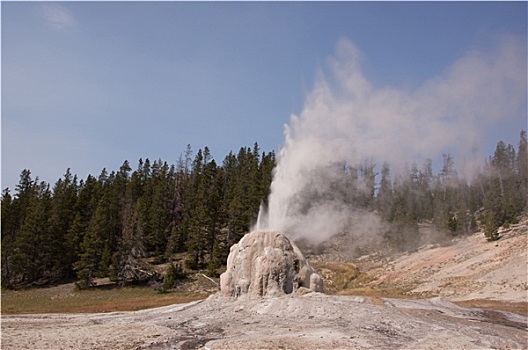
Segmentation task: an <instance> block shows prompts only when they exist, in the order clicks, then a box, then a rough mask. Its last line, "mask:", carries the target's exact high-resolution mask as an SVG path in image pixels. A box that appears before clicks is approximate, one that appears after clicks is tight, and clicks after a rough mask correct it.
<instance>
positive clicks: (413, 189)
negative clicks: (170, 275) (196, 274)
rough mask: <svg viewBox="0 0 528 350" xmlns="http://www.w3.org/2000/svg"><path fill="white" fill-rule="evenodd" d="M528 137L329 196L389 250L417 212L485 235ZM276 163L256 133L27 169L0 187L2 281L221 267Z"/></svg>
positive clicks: (346, 181)
mask: <svg viewBox="0 0 528 350" xmlns="http://www.w3.org/2000/svg"><path fill="white" fill-rule="evenodd" d="M527 146H528V144H527V138H526V132H525V131H522V132H521V133H520V140H519V143H518V145H516V147H515V146H512V145H509V144H508V145H506V144H505V143H504V142H502V141H499V142H498V143H497V146H496V149H495V152H494V154H493V155H491V156H490V157H489V158H488V159H487V160H486V162H485V163H484V164H483V165H482V166H481V167H480V169H479V170H478V171H477V172H476V173H474V174H473V175H472V176H471V178H470V179H467V178H465V177H463V176H461V175H459V173H458V171H457V169H456V168H455V165H454V164H455V160H454V159H453V157H452V156H451V155H449V154H444V155H443V164H441V165H440V166H439V167H438V169H440V170H439V171H436V174H435V172H434V171H433V169H434V168H433V162H432V161H431V160H426V161H425V162H424V163H423V164H420V165H418V164H416V163H413V164H410V165H408V166H405V167H403V168H404V169H403V170H398V171H397V172H396V171H393V169H392V168H391V164H388V163H383V164H374V163H369V162H365V163H364V164H363V165H361V166H359V167H357V168H352V167H347V168H346V171H343V179H342V186H337V187H336V191H337V192H347V193H335V194H333V195H346V196H347V198H350V205H351V207H354V208H357V209H361V210H365V211H369V212H372V213H376V214H378V215H379V216H380V217H381V218H382V219H383V220H384V221H385V222H387V223H389V224H390V227H391V229H390V230H389V231H387V232H386V233H385V236H384V237H385V239H386V241H387V244H388V245H389V246H391V247H392V248H393V249H395V250H403V249H409V247H412V242H413V241H416V240H417V235H419V230H418V224H420V223H424V222H425V223H429V224H431V225H434V227H436V228H437V229H439V230H442V231H446V232H449V233H450V235H453V236H456V235H464V234H470V233H474V232H476V231H477V230H479V229H482V230H483V231H484V232H485V234H486V237H487V238H488V240H490V241H492V240H495V239H497V238H498V234H497V230H498V228H499V227H500V226H502V225H508V224H511V223H515V222H516V220H517V218H518V216H519V215H520V214H521V213H522V212H523V211H525V210H526V208H527V193H528V151H527ZM275 165H276V158H275V154H274V152H261V151H260V149H259V146H258V144H257V143H255V144H254V146H253V147H242V148H240V150H239V151H238V153H237V154H235V153H233V152H230V153H229V154H228V155H227V156H226V157H225V158H224V160H223V162H222V164H218V163H217V162H216V161H215V160H214V159H213V158H212V156H211V152H210V150H209V149H208V147H205V148H203V149H199V150H198V151H197V152H193V151H192V149H191V147H190V146H188V147H187V149H186V150H185V152H183V154H182V155H181V156H180V158H179V159H178V161H177V162H176V164H175V165H170V164H168V163H167V162H166V161H163V160H161V159H159V160H155V161H151V160H149V159H139V161H138V162H137V164H136V165H135V169H133V168H132V166H131V164H130V163H129V162H128V161H126V160H125V161H124V162H123V164H122V165H121V167H120V168H119V169H118V170H114V171H108V170H107V169H103V170H102V171H101V172H100V173H99V175H98V176H92V175H88V176H87V177H86V179H79V178H78V177H77V175H75V174H72V173H71V172H70V170H69V169H68V170H66V172H65V174H64V175H63V177H62V178H60V179H59V180H58V181H57V182H56V183H55V184H54V185H51V184H48V183H46V182H44V181H39V180H38V177H33V174H32V173H31V172H30V170H28V169H25V170H23V171H22V172H21V174H20V181H19V183H18V185H17V186H16V188H15V189H14V191H13V192H12V191H11V190H10V189H8V188H6V189H4V190H3V192H2V202H1V205H2V207H1V210H2V212H1V215H2V217H1V225H2V226H1V229H2V246H1V249H2V250H1V255H2V256H1V270H2V276H1V277H2V287H6V288H18V287H21V286H32V285H34V286H39V285H47V284H51V283H58V282H61V281H77V282H76V285H77V286H78V287H79V288H88V287H90V286H91V285H93V283H94V280H95V279H96V278H100V277H109V278H110V279H111V280H113V281H115V282H117V283H118V284H121V285H125V284H128V283H137V282H146V281H149V280H151V279H153V278H159V276H156V274H155V273H154V272H152V269H151V266H150V264H149V263H147V261H150V262H152V261H154V262H156V263H170V262H172V261H173V257H174V256H175V254H179V256H182V254H183V256H185V259H184V261H183V263H182V264H177V265H176V268H175V267H174V265H171V266H172V268H173V269H174V270H175V271H173V272H174V273H175V274H177V273H181V272H182V271H183V270H187V271H191V270H205V272H206V273H207V274H208V275H209V276H218V273H219V272H221V271H222V267H223V266H224V265H225V263H226V259H227V255H228V253H229V248H230V247H231V245H233V244H234V243H236V242H238V240H239V239H240V238H241V237H242V236H243V235H244V234H245V233H247V232H248V230H249V229H250V227H251V225H252V224H254V223H255V221H256V219H257V215H258V212H259V208H260V206H261V204H264V205H266V201H267V198H268V196H269V191H270V184H271V181H272V176H273V175H272V174H273V169H274V168H275ZM398 169H400V168H398Z"/></svg>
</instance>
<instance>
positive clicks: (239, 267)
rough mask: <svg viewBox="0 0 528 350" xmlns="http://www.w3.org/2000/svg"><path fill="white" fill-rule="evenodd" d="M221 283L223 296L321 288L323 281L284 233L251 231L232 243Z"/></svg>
mask: <svg viewBox="0 0 528 350" xmlns="http://www.w3.org/2000/svg"><path fill="white" fill-rule="evenodd" d="M220 287H221V291H222V294H224V295H226V296H234V297H240V296H243V295H247V296H250V297H266V296H269V297H275V296H281V295H284V294H291V293H294V292H297V291H309V290H311V291H315V292H322V291H323V282H322V279H321V277H320V276H319V275H318V274H316V273H315V272H314V271H313V269H312V267H311V266H310V264H309V263H308V261H307V260H306V259H305V258H304V256H303V254H302V253H301V251H300V249H299V248H298V247H297V246H296V245H295V243H293V242H292V241H290V240H289V239H288V238H287V237H286V236H285V235H283V234H282V233H280V232H276V231H253V232H251V233H248V234H246V235H245V236H244V237H242V239H241V240H240V242H238V243H237V244H235V245H233V246H232V247H231V251H230V253H229V256H228V258H227V270H226V272H224V273H223V274H222V275H221V276H220Z"/></svg>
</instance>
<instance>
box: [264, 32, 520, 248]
mask: <svg viewBox="0 0 528 350" xmlns="http://www.w3.org/2000/svg"><path fill="white" fill-rule="evenodd" d="M361 59H362V54H361V52H360V51H359V50H358V49H357V48H356V47H355V46H354V45H353V44H352V43H351V42H349V41H348V40H346V39H342V40H340V41H339V42H338V44H337V50H336V56H335V57H333V58H331V59H329V61H328V68H329V69H328V73H327V74H324V73H322V72H319V74H318V78H317V79H316V83H315V84H314V88H313V90H312V91H311V92H310V93H309V94H308V96H307V98H306V101H305V105H304V107H303V109H302V112H301V113H300V114H299V115H292V116H291V119H290V122H289V125H285V127H284V145H283V147H282V149H281V150H280V152H279V155H278V164H277V167H276V169H275V171H274V177H273V182H272V184H271V194H270V197H269V203H268V208H261V212H260V214H259V219H258V222H257V225H256V228H258V229H273V230H279V231H282V232H286V233H288V234H289V235H290V236H292V237H293V238H308V239H310V240H312V241H315V242H321V241H324V240H325V239H326V238H328V237H329V236H331V235H333V234H335V233H337V232H338V231H339V230H341V229H343V228H344V227H346V226H347V225H349V224H350V222H351V220H354V215H352V214H351V211H350V206H348V205H347V204H346V202H345V201H343V200H341V199H339V198H335V196H333V195H332V184H333V182H334V180H335V179H337V178H338V177H339V176H342V171H343V169H342V165H343V164H347V165H351V166H356V165H358V164H360V163H361V162H363V161H365V160H366V159H368V160H370V161H374V162H377V164H380V163H381V162H383V161H387V162H389V163H391V164H402V163H404V162H410V161H413V160H420V159H424V158H434V157H436V156H437V155H439V154H440V153H441V152H445V151H446V150H450V151H452V150H457V151H458V152H459V153H461V154H462V153H465V154H469V153H470V150H471V149H472V148H474V147H475V145H478V144H479V143H480V137H481V135H482V134H483V132H484V130H485V129H486V128H487V127H489V126H490V125H491V124H493V123H497V122H499V121H501V120H503V118H510V117H511V116H512V115H514V114H515V113H518V112H519V110H520V109H521V108H522V107H523V105H524V104H525V103H526V93H527V91H526V51H525V46H523V45H522V44H521V43H520V41H517V40H516V39H513V38H503V39H502V40H501V41H500V44H499V45H498V46H497V48H496V50H494V51H493V52H488V53H484V52H470V53H468V54H466V55H465V56H463V57H462V58H460V59H459V60H458V61H456V62H455V63H454V64H453V65H452V66H451V67H450V68H449V69H447V70H446V71H445V73H444V74H442V75H441V76H438V77H435V78H432V79H430V80H428V81H426V82H425V83H424V84H423V85H421V86H420V87H418V88H416V89H398V88H391V87H385V88H377V87H375V86H373V84H372V83H370V82H369V81H368V80H367V78H366V77H365V76H364V74H363V72H362V69H361Z"/></svg>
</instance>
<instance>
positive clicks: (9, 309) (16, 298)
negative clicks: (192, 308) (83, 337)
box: [2, 284, 208, 314]
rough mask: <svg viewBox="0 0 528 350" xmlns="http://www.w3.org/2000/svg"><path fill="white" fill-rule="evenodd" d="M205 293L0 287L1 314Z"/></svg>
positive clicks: (171, 300) (135, 305) (116, 305)
mask: <svg viewBox="0 0 528 350" xmlns="http://www.w3.org/2000/svg"><path fill="white" fill-rule="evenodd" d="M207 296H208V294H205V293H186V292H169V293H164V294H161V293H158V292H156V291H155V290H153V289H152V288H150V287H144V286H141V287H139V286H138V287H123V288H104V289H103V288H94V289H89V290H82V291H81V290H76V289H75V287H74V286H73V284H66V285H60V286H55V287H48V288H33V289H27V290H19V291H14V290H2V314H28V313H75V312H83V313H84V312H86V313H91V312H113V311H135V310H141V309H147V308H153V307H160V306H166V305H171V304H178V303H187V302H191V301H195V300H200V299H204V298H206V297H207Z"/></svg>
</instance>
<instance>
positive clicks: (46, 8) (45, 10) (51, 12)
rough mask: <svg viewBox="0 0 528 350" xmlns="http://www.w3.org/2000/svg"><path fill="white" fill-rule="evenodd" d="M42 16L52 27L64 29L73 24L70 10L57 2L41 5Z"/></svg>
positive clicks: (73, 20) (73, 19)
mask: <svg viewBox="0 0 528 350" xmlns="http://www.w3.org/2000/svg"><path fill="white" fill-rule="evenodd" d="M41 13H42V17H43V18H44V20H45V21H46V23H47V24H48V25H49V26H51V27H52V28H54V29H57V30H65V29H69V28H72V27H73V26H75V18H74V17H73V15H72V13H71V11H70V10H68V9H67V8H65V7H64V6H62V5H59V4H52V3H46V4H43V5H42V6H41Z"/></svg>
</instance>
